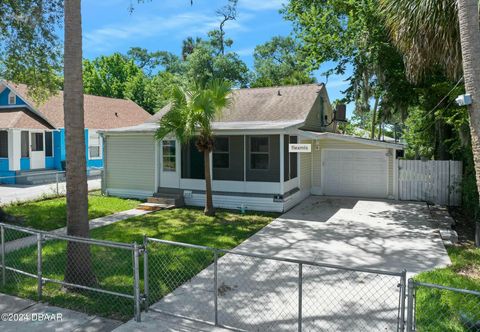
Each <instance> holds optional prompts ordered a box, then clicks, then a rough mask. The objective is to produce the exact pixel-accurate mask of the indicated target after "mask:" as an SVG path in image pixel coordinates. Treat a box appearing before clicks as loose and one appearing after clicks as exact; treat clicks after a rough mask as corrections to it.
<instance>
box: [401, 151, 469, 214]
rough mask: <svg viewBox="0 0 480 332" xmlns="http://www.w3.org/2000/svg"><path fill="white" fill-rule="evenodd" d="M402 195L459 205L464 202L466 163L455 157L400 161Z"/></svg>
mask: <svg viewBox="0 0 480 332" xmlns="http://www.w3.org/2000/svg"><path fill="white" fill-rule="evenodd" d="M398 168H399V170H398V190H399V197H400V199H401V200H405V201H426V202H430V203H434V204H438V205H447V206H459V205H460V204H461V202H462V195H461V182H462V162H461V161H452V160H445V161H444V160H428V161H421V160H399V161H398Z"/></svg>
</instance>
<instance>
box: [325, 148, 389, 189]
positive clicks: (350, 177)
mask: <svg viewBox="0 0 480 332" xmlns="http://www.w3.org/2000/svg"><path fill="white" fill-rule="evenodd" d="M386 153H387V150H381V151H377V150H375V151H368V150H324V151H323V154H322V160H323V162H322V167H323V174H322V184H323V193H324V194H325V195H331V196H357V197H377V198H386V197H387V196H388V158H387V156H386Z"/></svg>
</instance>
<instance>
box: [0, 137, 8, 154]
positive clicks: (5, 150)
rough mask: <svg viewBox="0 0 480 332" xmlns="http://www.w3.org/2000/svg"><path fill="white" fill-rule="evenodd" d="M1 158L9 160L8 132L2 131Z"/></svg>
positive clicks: (0, 139) (0, 138)
mask: <svg viewBox="0 0 480 332" xmlns="http://www.w3.org/2000/svg"><path fill="white" fill-rule="evenodd" d="M0 158H8V132H7V131H4V130H3V131H0Z"/></svg>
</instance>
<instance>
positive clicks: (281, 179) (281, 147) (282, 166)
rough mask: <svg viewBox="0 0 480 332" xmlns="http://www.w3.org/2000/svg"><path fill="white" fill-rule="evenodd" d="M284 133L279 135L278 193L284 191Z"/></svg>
mask: <svg viewBox="0 0 480 332" xmlns="http://www.w3.org/2000/svg"><path fill="white" fill-rule="evenodd" d="M284 145H285V135H284V134H281V135H280V194H281V195H283V194H284V193H285V146H284Z"/></svg>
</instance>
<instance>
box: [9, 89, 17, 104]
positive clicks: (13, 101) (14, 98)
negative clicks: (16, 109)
mask: <svg viewBox="0 0 480 332" xmlns="http://www.w3.org/2000/svg"><path fill="white" fill-rule="evenodd" d="M16 103H17V96H15V94H14V93H11V92H10V94H9V95H8V105H15V104H16Z"/></svg>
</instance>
